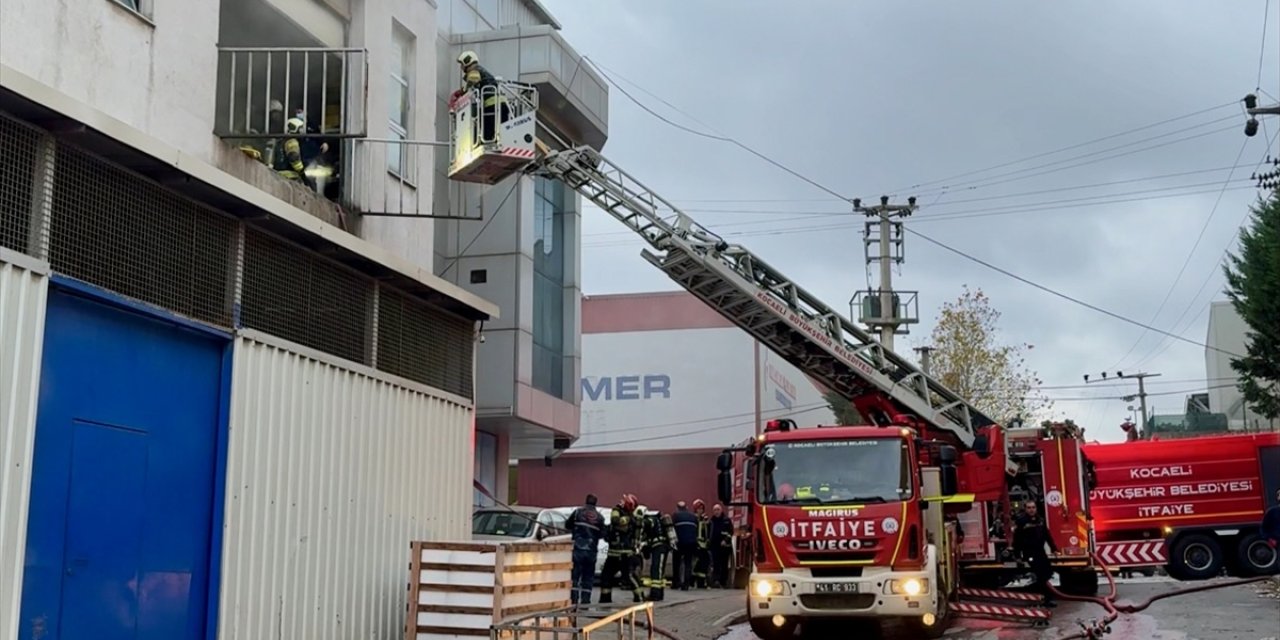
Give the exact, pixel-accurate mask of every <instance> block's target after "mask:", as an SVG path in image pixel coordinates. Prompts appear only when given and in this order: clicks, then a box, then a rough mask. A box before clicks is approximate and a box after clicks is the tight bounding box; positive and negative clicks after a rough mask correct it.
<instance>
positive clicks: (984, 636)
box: [722, 578, 1280, 640]
mask: <svg viewBox="0 0 1280 640" xmlns="http://www.w3.org/2000/svg"><path fill="white" fill-rule="evenodd" d="M1117 582H1118V583H1119V585H1118V597H1117V602H1120V603H1125V602H1128V603H1140V602H1143V601H1145V600H1146V599H1148V598H1150V597H1152V596H1154V595H1157V594H1160V593H1164V592H1166V591H1172V590H1175V589H1178V588H1180V587H1185V586H1189V585H1190V584H1193V583H1180V582H1177V581H1175V580H1172V579H1169V578H1132V579H1127V580H1118V581H1117ZM1194 584H1201V583H1194ZM1104 589H1105V585H1104ZM1276 589H1277V587H1276V586H1274V585H1273V586H1271V587H1270V590H1268V588H1267V587H1263V586H1260V585H1253V584H1250V585H1242V586H1235V587H1227V588H1222V589H1214V590H1211V591H1205V592H1201V593H1194V594H1189V595H1184V596H1178V597H1174V598H1169V599H1167V600H1161V601H1159V602H1157V603H1155V604H1154V605H1152V606H1151V607H1150V608H1148V609H1146V610H1145V611H1143V612H1141V613H1135V614H1129V615H1123V614H1122V615H1121V616H1120V618H1119V619H1118V620H1117V621H1116V622H1115V623H1114V624H1113V625H1112V626H1111V633H1110V634H1108V635H1106V636H1105V638H1108V639H1111V640H1280V599H1277V597H1276V596H1274V595H1271V593H1272V592H1274V591H1275V590H1276ZM1104 615H1105V612H1104V611H1103V609H1102V608H1101V607H1099V606H1096V605H1093V604H1088V603H1080V602H1062V603H1060V604H1059V606H1058V607H1057V608H1056V609H1054V610H1053V619H1052V620H1051V621H1050V623H1049V626H1048V627H1040V628H1032V627H1030V626H1029V625H1026V624H1021V623H1012V622H997V621H992V620H977V619H961V620H958V621H957V623H956V624H955V625H954V626H953V628H952V629H950V630H948V632H947V635H946V636H945V637H946V638H948V639H950V640H1052V639H1058V638H1063V637H1065V636H1068V635H1071V634H1072V633H1075V632H1078V631H1080V629H1081V628H1080V626H1079V625H1078V624H1077V622H1078V621H1083V622H1086V623H1088V622H1090V621H1092V620H1095V619H1101V618H1102V617H1103V616H1104ZM851 631H853V629H851V628H845V629H840V628H836V629H827V630H823V631H816V632H811V633H807V634H802V635H803V636H804V637H810V638H818V639H822V640H826V639H830V640H848V639H849V638H854V637H856V638H858V639H859V640H861V639H863V638H866V639H867V640H870V639H871V638H876V637H879V638H881V639H882V640H916V638H915V636H913V635H911V634H910V633H908V632H906V631H905V630H903V629H899V628H894V627H891V626H887V627H886V628H885V629H883V630H881V632H880V633H879V634H878V635H877V634H876V633H875V631H874V629H870V630H867V632H866V633H865V635H864V634H863V633H851ZM858 631H862V630H861V629H858ZM722 640H755V635H753V634H752V633H751V630H750V629H749V628H747V626H746V625H744V624H739V625H735V626H733V627H731V628H730V629H729V632H728V633H727V634H726V635H724V636H722Z"/></svg>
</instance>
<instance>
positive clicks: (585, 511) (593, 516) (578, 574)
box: [566, 494, 604, 604]
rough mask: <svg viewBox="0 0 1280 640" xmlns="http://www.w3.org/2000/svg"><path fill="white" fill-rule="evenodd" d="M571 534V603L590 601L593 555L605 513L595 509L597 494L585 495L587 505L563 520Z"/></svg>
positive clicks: (589, 602)
mask: <svg viewBox="0 0 1280 640" xmlns="http://www.w3.org/2000/svg"><path fill="white" fill-rule="evenodd" d="M566 524H567V525H568V528H569V532H570V533H571V534H573V575H572V580H573V582H572V585H573V587H572V588H573V591H572V592H571V593H570V594H569V596H570V602H572V603H573V604H591V590H592V589H593V588H594V586H595V581H596V556H597V555H598V554H599V553H600V538H601V537H603V536H604V516H602V515H600V512H599V511H598V510H597V509H596V497H595V496H594V495H592V494H587V500H586V504H584V505H583V506H581V507H578V508H577V509H574V510H573V513H571V514H569V520H568V522H567V523H566Z"/></svg>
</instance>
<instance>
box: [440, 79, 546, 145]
mask: <svg viewBox="0 0 1280 640" xmlns="http://www.w3.org/2000/svg"><path fill="white" fill-rule="evenodd" d="M463 107H466V108H467V109H468V111H467V113H466V115H467V116H468V117H465V118H459V117H457V113H458V112H460V111H461V109H462V108H463ZM454 109H455V117H453V118H451V119H450V121H449V122H450V125H449V138H450V140H453V141H454V142H455V143H457V144H461V145H464V146H465V147H466V148H468V149H470V148H471V147H474V146H477V145H491V144H495V143H497V142H498V137H499V136H498V132H499V131H501V129H502V123H504V122H508V121H511V120H515V119H517V118H520V117H521V116H523V115H525V114H527V113H533V112H537V110H538V90H537V89H536V88H534V87H533V85H530V84H525V83H523V82H513V81H510V80H504V81H501V82H498V83H497V84H495V85H486V86H483V87H478V88H475V89H472V90H471V91H469V92H467V93H466V94H464V97H463V98H462V99H461V100H459V102H458V104H456V105H454ZM486 120H487V121H488V122H489V123H491V124H490V125H489V126H487V127H486V126H484V124H485V122H486ZM460 122H461V124H460ZM460 127H462V128H464V129H466V130H460ZM459 133H461V134H462V136H461V137H459V135H458V134H459Z"/></svg>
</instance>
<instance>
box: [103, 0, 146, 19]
mask: <svg viewBox="0 0 1280 640" xmlns="http://www.w3.org/2000/svg"><path fill="white" fill-rule="evenodd" d="M111 1H112V2H114V3H116V4H118V5H120V6H122V7H124V8H126V9H128V10H129V11H132V12H133V13H134V14H135V15H137V16H138V17H139V18H142V19H143V20H146V21H147V22H148V23H149V22H151V1H152V0H111Z"/></svg>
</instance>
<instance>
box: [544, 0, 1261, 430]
mask: <svg viewBox="0 0 1280 640" xmlns="http://www.w3.org/2000/svg"><path fill="white" fill-rule="evenodd" d="M543 1H544V3H545V4H546V5H547V6H548V8H549V9H550V10H551V12H552V13H553V14H554V15H555V16H556V18H557V19H558V20H560V21H561V23H562V24H563V26H564V35H565V37H566V39H567V40H568V41H569V42H570V43H572V44H573V46H575V47H577V49H578V51H579V52H580V53H582V54H584V55H586V56H588V57H589V58H591V59H592V60H594V61H596V62H598V63H599V64H600V65H602V67H603V68H604V70H605V71H606V72H607V73H609V74H610V75H611V76H612V79H613V80H614V81H617V82H619V83H622V85H623V86H624V87H625V88H627V90H628V91H630V92H631V93H632V95H634V96H635V97H636V98H637V99H638V100H640V101H641V102H643V103H644V104H645V105H646V106H648V107H650V108H651V109H654V110H655V111H657V112H659V113H661V114H663V115H664V116H667V117H669V118H671V119H673V120H674V121H676V122H679V123H680V124H682V125H685V126H688V127H690V128H693V129H696V130H700V131H707V130H708V129H707V127H706V125H710V127H712V128H714V130H716V131H718V132H719V133H721V134H724V135H727V136H730V137H733V138H736V139H738V140H740V141H742V142H743V143H744V144H746V145H748V146H750V147H753V148H754V149H756V150H758V151H760V152H761V153H764V154H766V155H768V156H770V157H771V158H773V159H775V160H777V161H778V162H781V163H783V164H786V165H788V166H789V167H791V168H792V169H794V170H795V171H797V172H798V173H801V174H803V175H805V176H806V177H809V178H811V179H813V180H814V181H816V182H819V183H821V184H823V185H825V186H827V187H829V188H830V189H832V190H834V191H836V192H838V193H841V194H846V195H847V196H849V197H855V196H856V197H862V198H864V199H866V200H869V201H872V202H875V201H877V200H878V198H879V196H880V195H882V194H890V195H894V196H895V197H896V198H895V199H905V198H906V197H907V196H909V195H918V196H919V204H921V205H922V206H921V209H920V210H919V211H918V212H917V214H916V215H915V216H914V217H913V218H912V219H911V220H910V222H909V226H911V227H912V228H915V229H918V230H919V231H920V232H922V233H925V234H928V235H930V236H931V237H933V238H935V239H937V240H939V241H942V242H944V243H946V244H948V245H950V246H952V247H954V248H956V249H958V250H961V251H964V252H966V253H969V254H971V255H973V256H976V257H978V258H981V259H983V260H986V261H988V262H991V263H993V264H995V265H997V266H1000V267H1003V268H1005V269H1007V270H1009V271H1011V272H1013V273H1016V274H1018V275H1019V276H1022V277H1024V278H1027V279H1029V280H1032V281H1035V282H1038V283H1041V284H1043V285H1045V286H1047V287H1049V288H1052V289H1055V290H1057V291H1060V292H1062V293H1065V294H1067V295H1070V296H1073V297H1076V298H1079V299H1082V300H1085V301H1087V302H1090V303H1092V304H1095V305H1097V306H1099V307H1102V308H1104V309H1108V310H1111V311H1114V312H1115V313H1118V314H1120V315H1123V316H1126V317H1129V318H1133V319H1135V320H1137V321H1139V322H1142V323H1150V324H1152V325H1153V326H1156V327H1159V328H1161V329H1164V330H1167V331H1173V332H1175V333H1178V334H1180V335H1183V336H1185V337H1187V338H1190V339H1192V340H1195V341H1197V342H1204V340H1205V332H1206V324H1207V320H1208V311H1207V309H1208V304H1209V301H1210V300H1222V299H1225V297H1224V296H1223V294H1222V293H1221V289H1222V286H1223V278H1222V276H1221V273H1220V270H1219V269H1218V268H1217V267H1216V265H1217V264H1218V262H1219V260H1220V258H1221V256H1222V253H1223V250H1224V249H1225V248H1226V247H1227V246H1228V245H1229V244H1230V243H1232V242H1233V240H1234V237H1235V234H1236V229H1237V228H1238V226H1239V225H1240V223H1241V222H1242V220H1243V218H1244V216H1245V215H1247V206H1248V204H1249V203H1250V202H1251V201H1253V200H1254V199H1255V198H1256V196H1257V193H1258V192H1257V190H1256V189H1255V188H1254V186H1253V182H1252V181H1251V180H1249V175H1250V174H1251V173H1252V172H1253V171H1254V169H1255V168H1256V166H1257V165H1258V163H1259V162H1260V161H1261V160H1262V159H1263V157H1264V156H1265V155H1266V152H1267V146H1268V141H1269V140H1271V139H1272V136H1274V135H1275V134H1276V133H1277V129H1280V119H1272V120H1271V121H1270V122H1266V123H1264V124H1265V125H1266V126H1265V128H1264V131H1263V132H1262V133H1259V135H1258V136H1256V137H1254V138H1251V139H1250V138H1246V137H1245V136H1244V133H1243V129H1244V121H1245V116H1244V115H1243V113H1242V110H1241V106H1240V105H1239V102H1238V101H1239V99H1240V98H1241V97H1242V96H1243V95H1244V94H1245V93H1248V92H1250V91H1253V90H1254V88H1255V87H1257V86H1259V60H1260V59H1261V60H1262V69H1261V88H1262V89H1263V90H1264V91H1265V92H1268V93H1269V94H1270V95H1271V96H1276V95H1277V94H1280V6H1277V4H1278V3H1275V2H1273V3H1272V6H1271V7H1270V14H1269V17H1268V18H1267V26H1268V28H1267V31H1268V33H1267V36H1266V45H1265V52H1264V49H1263V47H1262V44H1263V40H1262V39H1263V14H1264V5H1265V3H1266V0H1229V1H1218V2H1190V1H1186V0H1179V1H1171V0H1162V1H1156V0H1146V1H1137V0H1127V1H1126V2H1120V3H1117V2H1102V1H1100V0H1099V1H1090V2H1069V3H1048V2H1035V3H1032V2H1021V3H1009V2H994V1H990V2H977V1H966V2H867V1H859V2H852V1H848V0H821V1H818V0H805V1H804V2H794V3H793V2H778V1H777V0H774V1H772V2H765V1H763V0H734V1H729V0H720V1H711V0H701V1H698V2H689V1H688V0H646V1H644V2H623V1H621V0H591V1H590V2H585V1H583V0H543ZM801 6H803V7H804V8H805V10H800V9H799V8H797V7H801ZM628 81H629V82H630V83H631V85H630V86H628ZM660 100H661V101H666V102H668V103H670V105H671V106H667V105H664V104H663V103H662V102H661V101H660ZM1263 101H1264V102H1266V103H1270V102H1271V100H1270V99H1268V98H1266V97H1264V98H1263ZM672 106H674V107H675V108H678V109H679V111H674V110H673V109H672ZM680 112H684V113H683V114H682V113H680ZM1195 112H1203V113H1200V114H1198V115H1193V116H1190V114H1193V113H1195ZM1181 116H1190V117H1185V118H1182V119H1179V120H1176V121H1174V122H1169V123H1166V124H1161V125H1159V126H1154V127H1149V125H1153V124H1156V123H1159V122H1161V121H1165V120H1169V119H1173V118H1179V117H1181ZM692 118H696V120H693V119H692ZM699 122H701V123H705V124H699ZM1143 127H1147V128H1144V129H1142V130H1141V131H1134V130H1135V129H1138V128H1143ZM609 132H610V138H609V142H608V144H607V145H606V147H605V150H604V153H605V155H606V156H607V157H609V158H610V159H611V160H613V161H615V162H617V163H618V164H619V165H621V166H622V167H624V168H625V169H626V170H627V171H628V172H630V173H631V174H633V175H634V176H636V177H637V178H639V179H640V180H642V181H644V182H645V183H646V184H648V185H649V186H650V187H651V188H653V189H655V190H656V191H657V192H658V193H659V194H661V195H662V196H664V197H666V198H668V199H669V200H672V201H674V202H675V203H676V204H677V205H678V206H681V207H682V208H684V209H685V211H686V212H687V213H689V214H691V215H692V216H693V217H694V218H696V219H697V220H698V221H699V222H702V223H703V224H704V225H706V226H707V227H709V228H711V229H712V230H714V231H717V232H719V233H720V234H721V235H724V236H726V238H727V239H729V240H730V241H733V242H738V243H741V244H743V245H745V246H747V247H748V248H750V249H751V250H752V251H753V252H755V253H757V254H758V255H760V256H763V257H764V258H765V259H767V260H768V261H770V262H771V263H773V264H774V265H776V266H777V267H779V268H780V269H782V271H783V272H784V273H786V274H787V275H788V276H789V277H791V278H793V279H795V280H796V281H797V282H799V283H800V284H801V286H804V287H806V288H807V289H809V290H810V291H812V292H814V293H816V294H817V295H819V296H821V297H822V298H823V299H824V300H826V301H827V303H828V304H830V305H832V306H834V307H836V308H838V309H841V310H844V311H846V312H847V310H848V302H849V299H850V297H851V295H852V294H853V292H854V291H855V290H856V289H859V288H863V289H865V288H866V287H867V274H866V267H865V262H864V256H863V249H862V240H861V233H862V218H861V217H856V218H855V217H853V216H852V215H850V214H849V213H848V210H849V207H848V205H847V204H844V203H842V202H840V201H839V200H837V199H836V198H835V197H834V196H831V195H829V194H827V193H824V192H823V191H821V190H819V189H817V188H815V187H813V186H811V185H809V184H806V183H805V182H803V181H801V180H799V179H797V178H795V177H793V176H790V175H788V174H786V173H784V172H783V171H781V170H779V169H777V168H776V167H773V166H770V165H769V164H767V163H765V162H764V161H762V160H760V159H758V158H756V157H754V156H752V155H750V154H749V153H747V152H745V151H743V150H742V149H740V148H738V147H735V146H733V145H732V144H726V143H724V142H717V141H712V140H707V139H703V138H699V137H697V136H694V135H691V134H689V133H686V132H683V131H680V130H679V129H676V128H674V127H672V126H670V125H668V124H665V123H663V122H662V121H661V120H659V119H657V118H655V117H654V116H652V115H650V114H648V113H646V112H645V111H644V110H643V109H642V108H640V107H639V106H637V105H636V104H635V103H633V102H632V101H631V100H630V99H628V98H627V97H626V96H624V95H623V94H622V92H621V91H619V90H617V88H612V89H611V97H610V122H609ZM1113 134H1121V135H1118V136H1116V137H1112V138H1109V139H1107V140H1104V141H1100V142H1092V143H1091V141H1094V140H1096V139H1098V138H1102V137H1104V136H1111V135H1113ZM1075 145H1081V146H1078V147H1076V148H1074V149H1070V150H1065V151H1060V150H1062V149H1064V148H1065V147H1071V146H1075ZM1242 145H1244V148H1243V153H1242V155H1239V158H1240V160H1239V166H1238V168H1236V170H1235V173H1234V176H1233V177H1232V179H1231V180H1230V181H1228V180H1227V178H1228V174H1229V172H1230V169H1231V167H1232V166H1233V165H1234V164H1236V158H1237V155H1238V154H1241V146H1242ZM1040 154H1045V155H1040ZM1037 155H1040V157H1037V158H1033V159H1028V158H1029V157H1030V156H1037ZM997 165H1005V166H997ZM992 167H996V168H992ZM979 170H985V171H981V172H977V171H979ZM971 172H975V173H972V174H971V175H963V176H960V177H955V176H957V174H970V173H971ZM1174 174H1178V175H1174ZM1122 181H1123V182H1122ZM1104 183H1112V184H1104ZM914 185H919V186H914ZM1224 185H1225V187H1226V189H1225V191H1224ZM913 186H914V187H913ZM943 187H949V188H946V189H943ZM1219 196H1221V202H1220V203H1218V205H1217V207H1216V210H1215V202H1217V201H1218V199H1219ZM593 214H594V215H593ZM585 218H586V221H585V229H584V239H583V245H584V252H585V254H584V260H583V276H584V291H585V293H586V294H588V295H591V294H603V293H624V292H637V291H652V290H670V289H675V288H677V286H676V285H675V284H674V283H672V282H671V281H669V280H668V279H667V278H666V276H665V275H663V274H662V273H661V272H659V271H658V270H657V269H655V268H653V267H652V266H651V265H649V264H648V263H647V262H645V261H644V260H643V259H642V258H640V257H639V252H640V249H641V248H642V246H643V243H642V242H641V241H640V240H638V239H635V238H632V237H631V234H630V232H628V231H627V230H626V229H625V228H623V227H622V226H621V225H620V224H619V223H617V222H616V221H614V220H613V219H611V218H609V217H608V216H607V215H605V214H603V213H601V212H600V211H598V210H596V209H594V208H589V209H588V211H587V215H586V217H585ZM1202 229H1204V234H1203V237H1202V238H1200V241H1199V243H1198V246H1196V245H1197V237H1198V236H1199V235H1200V233H1201V230H1202ZM1193 246H1194V251H1192V249H1193ZM906 255H907V261H906V263H905V265H904V266H903V267H902V268H901V269H900V270H899V271H898V273H897V274H895V282H894V284H895V288H901V289H906V290H916V291H919V312H920V316H921V323H920V324H919V325H918V326H916V327H914V328H913V330H912V332H911V335H910V336H906V337H905V338H904V337H899V338H898V343H897V346H898V350H899V351H904V352H905V351H906V350H907V349H909V348H910V347H913V346H918V345H920V344H923V343H925V342H926V340H927V336H928V334H929V332H930V330H931V329H932V325H933V321H934V319H935V318H936V316H937V312H938V309H939V307H940V306H941V304H942V303H944V302H945V301H948V300H952V299H954V298H955V297H956V296H958V295H959V294H960V293H961V291H962V287H963V286H964V285H966V284H967V285H969V286H970V287H980V288H982V289H983V290H985V291H986V292H987V293H988V294H989V295H990V296H991V298H992V299H993V302H994V304H995V305H996V307H997V308H998V309H999V310H1000V311H1001V312H1003V314H1004V317H1003V318H1002V321H1001V324H1002V329H1003V335H1002V339H1004V340H1005V341H1008V342H1028V343H1031V344H1033V345H1034V349H1033V350H1032V351H1031V353H1030V354H1029V355H1030V362H1031V363H1032V366H1033V367H1034V368H1035V369H1036V370H1038V371H1039V372H1040V374H1041V377H1042V378H1043V379H1044V381H1045V385H1046V387H1047V388H1046V390H1045V392H1046V393H1047V394H1049V395H1050V396H1052V397H1054V398H1057V399H1058V402H1057V403H1056V407H1055V412H1056V413H1057V415H1060V416H1067V417H1072V418H1073V419H1075V420H1076V421H1077V422H1078V423H1080V424H1081V425H1082V426H1085V427H1086V428H1088V429H1089V435H1090V436H1092V437H1097V438H1099V439H1103V440H1117V439H1120V437H1121V435H1122V434H1121V433H1120V431H1119V429H1118V427H1117V425H1118V424H1119V423H1120V422H1121V421H1122V420H1123V419H1124V418H1125V417H1126V416H1127V415H1128V411H1127V410H1126V406H1127V405H1128V404H1130V403H1127V402H1124V401H1122V400H1119V399H1106V398H1114V397H1116V396H1120V395H1123V394H1126V393H1131V392H1132V391H1131V387H1119V388H1116V387H1109V388H1101V387H1102V385H1090V386H1089V388H1081V386H1082V385H1081V382H1082V381H1081V376H1082V374H1084V373H1092V374H1094V376H1095V377H1096V374H1097V372H1100V371H1102V370H1104V369H1106V370H1108V371H1115V370H1124V371H1126V372H1128V371H1136V370H1138V369H1145V370H1147V371H1151V372H1158V373H1161V374H1163V376H1162V377H1161V378H1158V379H1154V380H1150V381H1149V387H1148V389H1149V391H1151V392H1153V393H1159V394H1165V395H1158V396H1154V397H1152V398H1151V401H1152V402H1153V404H1154V407H1155V409H1156V411H1157V412H1160V413H1179V412H1181V411H1182V407H1183V403H1184V396H1185V394H1186V393H1187V392H1191V391H1194V390H1203V389H1205V388H1206V386H1207V385H1214V384H1221V382H1220V381H1215V380H1209V381H1206V380H1205V353H1204V351H1205V350H1204V348H1203V347H1200V346H1195V345H1191V344H1186V343H1182V342H1177V341H1174V340H1172V339H1169V338H1166V337H1164V336H1161V335H1159V334H1153V333H1146V335H1143V329H1141V328H1138V327H1135V326H1132V325H1128V324H1125V323H1123V322H1121V321H1118V320H1115V319H1112V318H1108V317H1106V316H1104V315H1101V314H1099V313H1097V312H1095V311H1091V310H1088V309H1086V308H1083V307H1080V306H1077V305H1075V304H1072V303H1070V302H1067V301H1065V300H1062V299H1059V298H1055V297H1053V296H1052V295H1050V294H1047V293H1044V292H1041V291H1038V290H1036V289H1035V288H1032V287H1030V286H1028V285H1026V284H1023V283H1020V282H1018V281H1016V280H1013V279H1011V278H1009V277H1007V276H1005V275H1001V274H999V273H997V272H994V271H991V270H989V269H987V268H986V267H983V266H980V265H978V264H976V263H974V262H971V261H968V260H966V259H964V258H962V257H960V256H957V255H955V254H952V253H949V252H947V251H945V250H944V249H941V248H939V247H937V246H934V245H931V244H929V243H927V242H926V241H925V240H922V239H920V238H918V237H914V236H908V238H907V247H906ZM1188 256H1190V258H1189V260H1188ZM1184 264H1185V271H1184V272H1183V273H1182V275H1181V277H1180V278H1178V279H1177V280H1176V283H1175V278H1176V277H1177V276H1178V274H1179V271H1181V270H1183V266H1184ZM877 277H878V276H877ZM1206 282H1207V284H1205V283H1206ZM1170 292H1172V293H1171V294H1170ZM1167 294H1169V298H1168V301H1167V303H1166V304H1165V305H1164V308H1163V309H1161V310H1160V313H1159V314H1158V315H1156V310H1157V308H1158V307H1159V306H1160V304H1161V302H1162V301H1163V300H1164V299H1165V297H1166V295H1167ZM1153 316H1155V317H1154V321H1153ZM1135 343H1136V345H1135ZM1106 384H1109V383H1106ZM1053 387H1058V388H1053ZM1063 387H1065V388H1063ZM1081 398H1086V399H1087V398H1097V399H1093V400H1086V401H1081V400H1077V399H1081Z"/></svg>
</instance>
